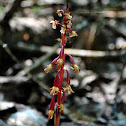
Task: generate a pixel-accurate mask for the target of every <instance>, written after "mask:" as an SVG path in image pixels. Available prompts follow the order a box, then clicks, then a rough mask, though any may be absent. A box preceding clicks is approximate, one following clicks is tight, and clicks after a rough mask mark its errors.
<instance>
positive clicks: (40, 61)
mask: <svg viewBox="0 0 126 126" xmlns="http://www.w3.org/2000/svg"><path fill="white" fill-rule="evenodd" d="M58 47H59V43H57V44H56V45H54V46H53V47H51V48H50V50H48V51H49V52H48V53H47V54H45V55H44V56H42V57H40V58H38V59H37V60H36V62H35V63H34V64H33V65H31V66H30V67H28V68H25V69H24V70H22V71H20V72H19V73H18V74H17V75H21V76H25V75H27V74H29V72H31V71H33V70H34V69H36V68H38V67H39V66H41V65H42V63H43V62H44V61H45V60H47V59H49V57H51V56H52V55H53V54H55V53H56V50H57V49H58Z"/></svg>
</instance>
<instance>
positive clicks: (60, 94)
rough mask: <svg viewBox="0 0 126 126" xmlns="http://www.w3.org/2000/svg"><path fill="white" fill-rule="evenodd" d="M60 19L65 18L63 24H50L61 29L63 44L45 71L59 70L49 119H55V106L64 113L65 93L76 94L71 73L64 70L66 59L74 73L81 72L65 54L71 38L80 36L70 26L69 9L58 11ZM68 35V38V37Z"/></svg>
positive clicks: (55, 80)
mask: <svg viewBox="0 0 126 126" xmlns="http://www.w3.org/2000/svg"><path fill="white" fill-rule="evenodd" d="M56 13H57V14H58V16H59V17H62V16H63V23H62V24H61V23H59V21H57V20H55V21H53V20H51V21H50V23H51V24H52V28H53V29H56V28H57V26H60V27H61V30H60V33H61V39H60V38H58V39H57V40H58V41H60V42H61V50H60V53H59V56H58V57H57V58H55V59H54V60H53V61H52V62H51V63H50V64H49V65H48V66H47V67H46V68H45V69H44V71H45V72H46V73H48V72H49V71H50V70H51V69H52V67H53V66H54V65H55V64H56V65H57V67H58V69H57V71H58V72H57V74H56V77H55V79H54V86H53V87H52V88H51V92H50V95H53V97H52V100H51V103H50V110H49V112H48V113H47V114H48V119H52V118H53V114H54V108H55V105H56V106H57V107H56V114H58V113H62V112H63V103H64V100H65V93H66V91H68V94H71V93H74V91H73V90H72V88H71V86H70V75H69V72H68V71H67V70H66V69H64V64H65V57H66V56H68V57H69V58H70V61H71V66H72V67H73V69H74V72H76V71H78V72H79V71H80V68H79V67H78V66H77V65H76V64H75V62H74V59H73V57H72V56H71V55H69V54H65V53H64V48H65V43H66V42H67V41H68V40H69V37H74V36H78V35H77V33H76V32H75V31H73V30H72V29H71V28H70V26H71V25H72V16H71V15H70V12H69V8H67V9H66V12H64V11H63V10H57V12H56ZM66 35H67V36H68V37H66ZM64 72H66V74H67V78H66V87H62V82H63V76H64ZM55 97H57V103H56V104H55Z"/></svg>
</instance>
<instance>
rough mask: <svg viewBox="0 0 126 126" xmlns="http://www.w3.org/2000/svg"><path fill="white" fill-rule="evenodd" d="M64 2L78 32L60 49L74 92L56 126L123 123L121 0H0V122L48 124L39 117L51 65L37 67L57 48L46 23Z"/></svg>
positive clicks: (124, 25) (125, 14)
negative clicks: (75, 67) (77, 69)
mask: <svg viewBox="0 0 126 126" xmlns="http://www.w3.org/2000/svg"><path fill="white" fill-rule="evenodd" d="M66 3H68V4H69V8H70V12H71V15H72V16H73V22H72V24H73V25H72V29H73V30H75V31H77V33H78V37H77V38H76V37H75V38H71V42H72V44H71V42H69V43H66V50H65V51H66V52H67V53H68V54H70V55H72V56H73V57H74V59H75V62H76V64H77V65H78V66H79V67H80V72H79V73H74V72H73V70H72V69H71V67H70V61H69V59H67V58H66V64H65V68H66V69H67V70H68V71H69V72H70V78H71V87H72V89H73V90H74V91H75V93H74V94H71V95H66V99H65V103H64V113H63V114H62V116H61V126H126V66H125V65H126V49H125V48H126V11H125V10H126V1H125V0H0V126H53V119H52V120H49V121H48V117H47V115H45V114H46V113H47V112H48V110H49V104H50V101H51V99H52V96H50V95H49V92H50V87H52V86H53V81H54V77H55V75H56V67H54V69H53V72H49V73H45V72H44V71H43V70H44V68H45V67H46V66H47V65H48V64H49V63H50V62H51V61H52V60H53V59H54V58H55V57H57V56H58V52H59V48H60V44H59V42H58V41H57V40H56V38H59V37H60V32H59V31H60V28H59V27H58V28H57V29H56V30H53V29H52V28H51V25H50V24H49V20H60V21H62V18H59V17H58V16H57V14H56V10H57V9H64V10H65V8H66ZM65 77H66V76H65ZM65 77H64V83H63V85H65Z"/></svg>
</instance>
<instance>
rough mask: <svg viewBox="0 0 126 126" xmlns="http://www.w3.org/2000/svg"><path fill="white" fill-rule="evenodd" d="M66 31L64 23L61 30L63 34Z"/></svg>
mask: <svg viewBox="0 0 126 126" xmlns="http://www.w3.org/2000/svg"><path fill="white" fill-rule="evenodd" d="M65 31H66V25H62V27H61V30H60V32H61V34H65Z"/></svg>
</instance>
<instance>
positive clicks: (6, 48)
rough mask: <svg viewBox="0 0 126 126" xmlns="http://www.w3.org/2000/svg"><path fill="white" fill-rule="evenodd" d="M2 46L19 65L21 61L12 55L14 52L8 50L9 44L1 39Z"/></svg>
mask: <svg viewBox="0 0 126 126" xmlns="http://www.w3.org/2000/svg"><path fill="white" fill-rule="evenodd" d="M0 45H1V46H2V48H4V49H5V51H6V52H7V53H8V54H9V55H10V57H11V58H12V59H13V60H14V61H15V62H16V63H18V64H19V60H18V59H17V57H16V56H15V55H14V54H13V53H12V51H11V50H10V49H9V48H8V46H7V44H5V43H4V42H3V41H2V40H1V39H0Z"/></svg>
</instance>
